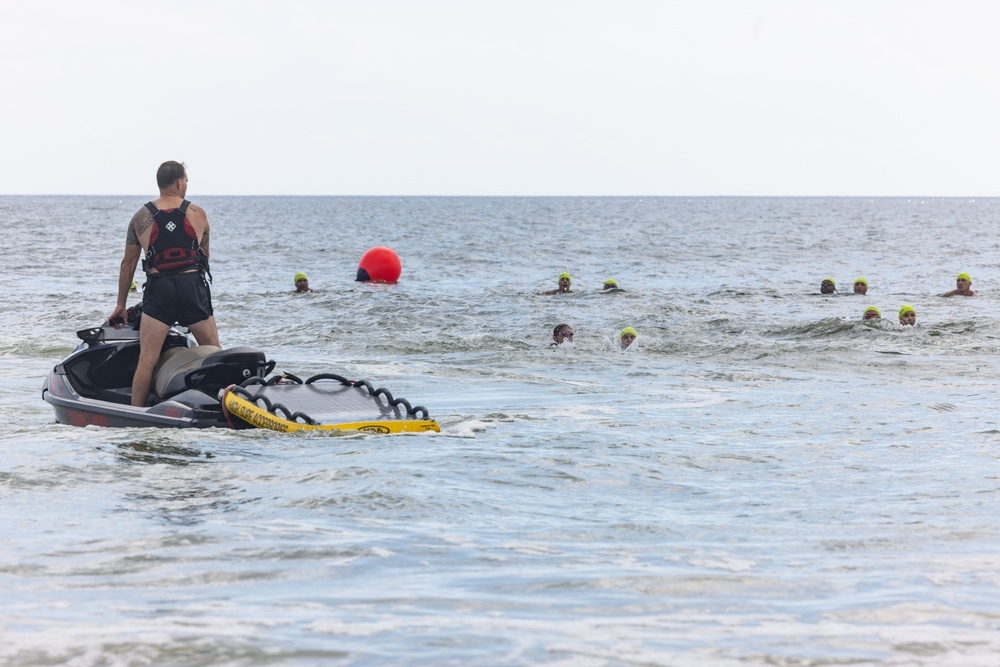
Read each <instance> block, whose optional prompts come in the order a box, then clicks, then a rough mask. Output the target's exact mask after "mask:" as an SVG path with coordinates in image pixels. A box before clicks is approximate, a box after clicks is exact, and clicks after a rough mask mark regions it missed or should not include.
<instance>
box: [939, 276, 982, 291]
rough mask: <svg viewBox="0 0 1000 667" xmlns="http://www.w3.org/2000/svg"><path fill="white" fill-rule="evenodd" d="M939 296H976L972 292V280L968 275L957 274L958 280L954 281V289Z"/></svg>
mask: <svg viewBox="0 0 1000 667" xmlns="http://www.w3.org/2000/svg"><path fill="white" fill-rule="evenodd" d="M941 296H976V293H975V292H973V291H972V278H971V277H970V276H969V274H968V273H960V274H958V278H956V279H955V289H953V290H951V291H950V292H945V293H944V294H942V295H941Z"/></svg>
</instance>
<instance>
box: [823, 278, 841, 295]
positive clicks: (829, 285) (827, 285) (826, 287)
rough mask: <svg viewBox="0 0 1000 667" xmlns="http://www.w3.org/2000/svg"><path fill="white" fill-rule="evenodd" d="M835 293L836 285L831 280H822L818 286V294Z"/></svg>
mask: <svg viewBox="0 0 1000 667" xmlns="http://www.w3.org/2000/svg"><path fill="white" fill-rule="evenodd" d="M836 291H837V283H835V282H834V281H833V278H823V282H821V283H820V284H819V293H820V294H833V293H834V292H836Z"/></svg>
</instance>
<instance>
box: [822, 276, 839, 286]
mask: <svg viewBox="0 0 1000 667" xmlns="http://www.w3.org/2000/svg"><path fill="white" fill-rule="evenodd" d="M827 280H829V281H830V282H831V283H833V286H834V287H836V286H837V281H836V280H834V279H833V278H823V280H821V281H820V282H824V283H825V282H826V281H827Z"/></svg>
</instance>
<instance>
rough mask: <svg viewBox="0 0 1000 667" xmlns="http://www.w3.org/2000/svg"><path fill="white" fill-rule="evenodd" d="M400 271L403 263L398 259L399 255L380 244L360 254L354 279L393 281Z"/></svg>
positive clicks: (396, 278)
mask: <svg viewBox="0 0 1000 667" xmlns="http://www.w3.org/2000/svg"><path fill="white" fill-rule="evenodd" d="M402 272H403V265H402V264H401V263H400V261H399V255H397V254H396V253H395V252H394V251H393V250H391V249H390V248H386V247H385V246H381V245H380V246H375V247H374V248H372V249H371V250H369V251H368V252H366V253H365V254H364V255H362V256H361V261H360V262H358V277H357V278H355V280H356V281H361V282H367V281H369V280H371V281H374V282H380V283H394V282H396V281H397V280H399V274H400V273H402Z"/></svg>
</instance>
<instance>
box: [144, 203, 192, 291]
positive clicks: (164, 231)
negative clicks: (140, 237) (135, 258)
mask: <svg viewBox="0 0 1000 667" xmlns="http://www.w3.org/2000/svg"><path fill="white" fill-rule="evenodd" d="M190 205H191V202H189V201H188V200H187V199H185V200H184V201H183V202H181V205H180V206H178V207H177V208H171V209H167V210H165V211H161V210H160V209H158V208H156V205H155V204H154V203H153V202H148V203H147V204H146V208H147V209H149V212H150V213H152V214H153V222H154V223H155V224H154V225H153V228H152V229H151V230H150V232H149V248H147V250H146V257H145V259H143V261H142V269H143V270H144V271H145V272H146V273H149V271H150V269H156V270H157V271H158V272H160V273H179V272H180V271H186V270H188V269H190V268H201V267H202V260H201V259H200V258H199V255H201V257H204V254H201V251H200V250H199V248H198V234H197V232H195V231H194V227H192V226H191V223H190V222H189V221H188V219H187V209H188V206H190Z"/></svg>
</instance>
